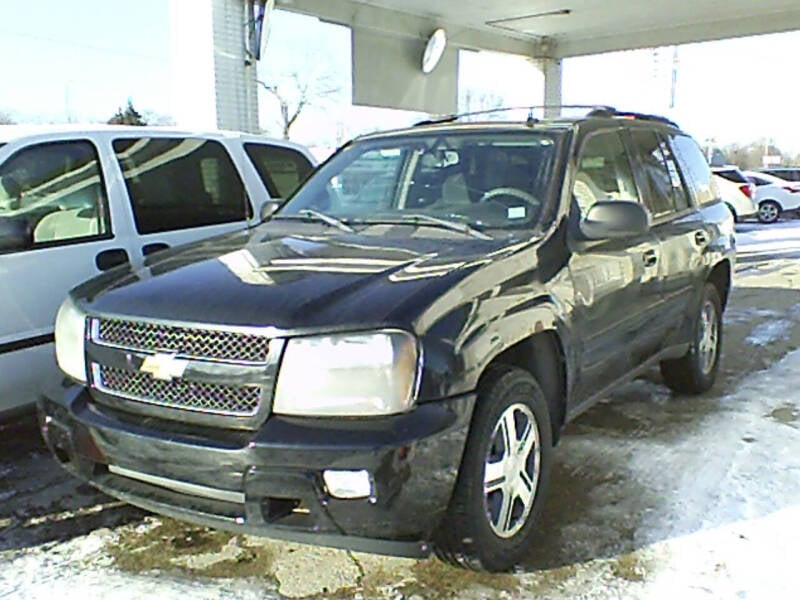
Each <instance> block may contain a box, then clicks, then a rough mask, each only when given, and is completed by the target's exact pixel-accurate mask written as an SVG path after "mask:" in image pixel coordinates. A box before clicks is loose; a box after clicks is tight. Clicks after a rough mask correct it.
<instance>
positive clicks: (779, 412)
mask: <svg viewBox="0 0 800 600" xmlns="http://www.w3.org/2000/svg"><path fill="white" fill-rule="evenodd" d="M768 416H769V417H770V418H771V419H774V420H775V421H777V422H778V423H783V424H784V425H792V426H793V423H795V422H796V421H797V420H798V419H800V410H798V409H797V407H796V406H795V405H794V404H784V405H783V406H779V407H778V408H776V409H774V410H773V411H772V412H771V413H769V415H768Z"/></svg>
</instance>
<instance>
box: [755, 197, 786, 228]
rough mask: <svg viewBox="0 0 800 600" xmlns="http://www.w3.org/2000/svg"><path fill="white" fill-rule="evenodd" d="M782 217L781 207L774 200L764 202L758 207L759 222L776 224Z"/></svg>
mask: <svg viewBox="0 0 800 600" xmlns="http://www.w3.org/2000/svg"><path fill="white" fill-rule="evenodd" d="M780 216H781V205H780V204H778V203H777V202H775V201H774V200H764V201H763V202H761V203H759V205H758V220H759V221H761V222H762V223H766V224H769V223H774V222H775V221H777V220H778V218H779V217H780Z"/></svg>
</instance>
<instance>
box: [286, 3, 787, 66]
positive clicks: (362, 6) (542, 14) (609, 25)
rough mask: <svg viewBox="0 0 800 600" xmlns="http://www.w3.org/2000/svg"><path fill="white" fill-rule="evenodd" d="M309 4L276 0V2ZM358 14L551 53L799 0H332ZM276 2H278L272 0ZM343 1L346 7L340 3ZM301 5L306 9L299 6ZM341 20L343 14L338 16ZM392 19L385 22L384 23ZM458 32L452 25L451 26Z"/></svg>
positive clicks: (644, 42)
mask: <svg viewBox="0 0 800 600" xmlns="http://www.w3.org/2000/svg"><path fill="white" fill-rule="evenodd" d="M309 3H310V4H313V1H304V0H283V3H282V5H281V7H282V8H287V9H289V10H292V7H293V5H298V6H301V5H303V4H309ZM327 3H328V4H330V5H333V4H335V5H338V8H337V11H338V12H339V13H341V14H343V15H346V16H348V17H349V18H350V19H352V20H353V21H355V22H357V21H358V19H359V16H360V14H361V13H362V12H363V11H365V10H370V9H374V8H380V9H384V10H386V11H392V12H394V13H405V14H409V15H413V16H414V17H418V18H420V17H421V18H423V19H425V20H427V21H429V22H430V23H431V24H432V26H433V25H434V24H436V25H437V26H438V25H441V24H446V25H447V26H449V28H450V29H451V30H452V29H454V28H455V29H458V28H459V27H462V28H465V29H469V30H471V31H473V32H479V33H481V34H483V35H485V36H493V37H495V38H497V39H501V38H513V39H516V40H524V41H535V40H538V39H540V38H541V37H543V36H546V37H549V38H552V39H553V40H554V41H555V44H554V45H552V46H551V47H553V48H555V50H554V55H556V56H571V55H576V54H590V53H593V52H602V51H608V50H621V49H628V48H635V47H646V46H655V45H665V44H671V43H685V42H694V41H705V40H712V39H720V38H725V37H737V36H743V35H753V34H761V33H769V32H778V31H788V30H793V29H800V2H798V0H757V1H753V0H726V1H725V2H720V1H719V0H691V1H687V0H673V1H671V2H665V1H664V0H627V1H626V0H617V1H616V2H609V1H608V0H602V1H601V0H496V1H494V2H486V1H485V0H483V1H478V0H336V2H330V0H328V2H327ZM279 4H281V3H280V2H279ZM343 7H347V8H346V9H345V8H343ZM306 12H308V11H306ZM345 20H346V19H345ZM386 26H387V27H391V23H387V24H386ZM456 33H457V32H456Z"/></svg>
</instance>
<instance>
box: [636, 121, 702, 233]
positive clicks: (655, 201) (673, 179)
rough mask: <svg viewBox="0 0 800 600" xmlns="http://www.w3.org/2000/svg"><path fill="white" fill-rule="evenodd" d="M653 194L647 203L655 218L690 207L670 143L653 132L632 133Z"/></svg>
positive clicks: (640, 131)
mask: <svg viewBox="0 0 800 600" xmlns="http://www.w3.org/2000/svg"><path fill="white" fill-rule="evenodd" d="M630 133H631V139H632V141H633V144H634V147H635V148H636V150H637V153H638V156H639V162H640V164H641V166H642V171H643V174H644V178H645V181H646V184H647V187H648V191H649V193H647V194H645V197H644V203H645V205H646V206H647V208H649V209H650V212H651V213H652V214H653V217H654V218H659V217H663V216H667V215H669V214H671V213H674V212H676V211H681V210H683V209H685V208H688V207H689V197H688V194H687V191H686V188H685V186H684V183H683V180H682V179H681V174H680V171H679V170H678V166H677V164H676V162H675V158H674V157H673V155H672V151H671V149H670V148H669V146H668V145H667V142H666V140H665V139H664V138H663V137H661V136H660V135H658V134H657V133H656V132H655V131H653V130H650V129H635V128H634V129H631V130H630Z"/></svg>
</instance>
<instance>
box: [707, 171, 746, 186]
mask: <svg viewBox="0 0 800 600" xmlns="http://www.w3.org/2000/svg"><path fill="white" fill-rule="evenodd" d="M714 175H718V176H719V177H722V178H723V179H727V180H728V181H732V182H733V183H749V182H748V181H747V177H745V176H744V174H743V173H742V172H741V171H739V170H737V169H719V170H714Z"/></svg>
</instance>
